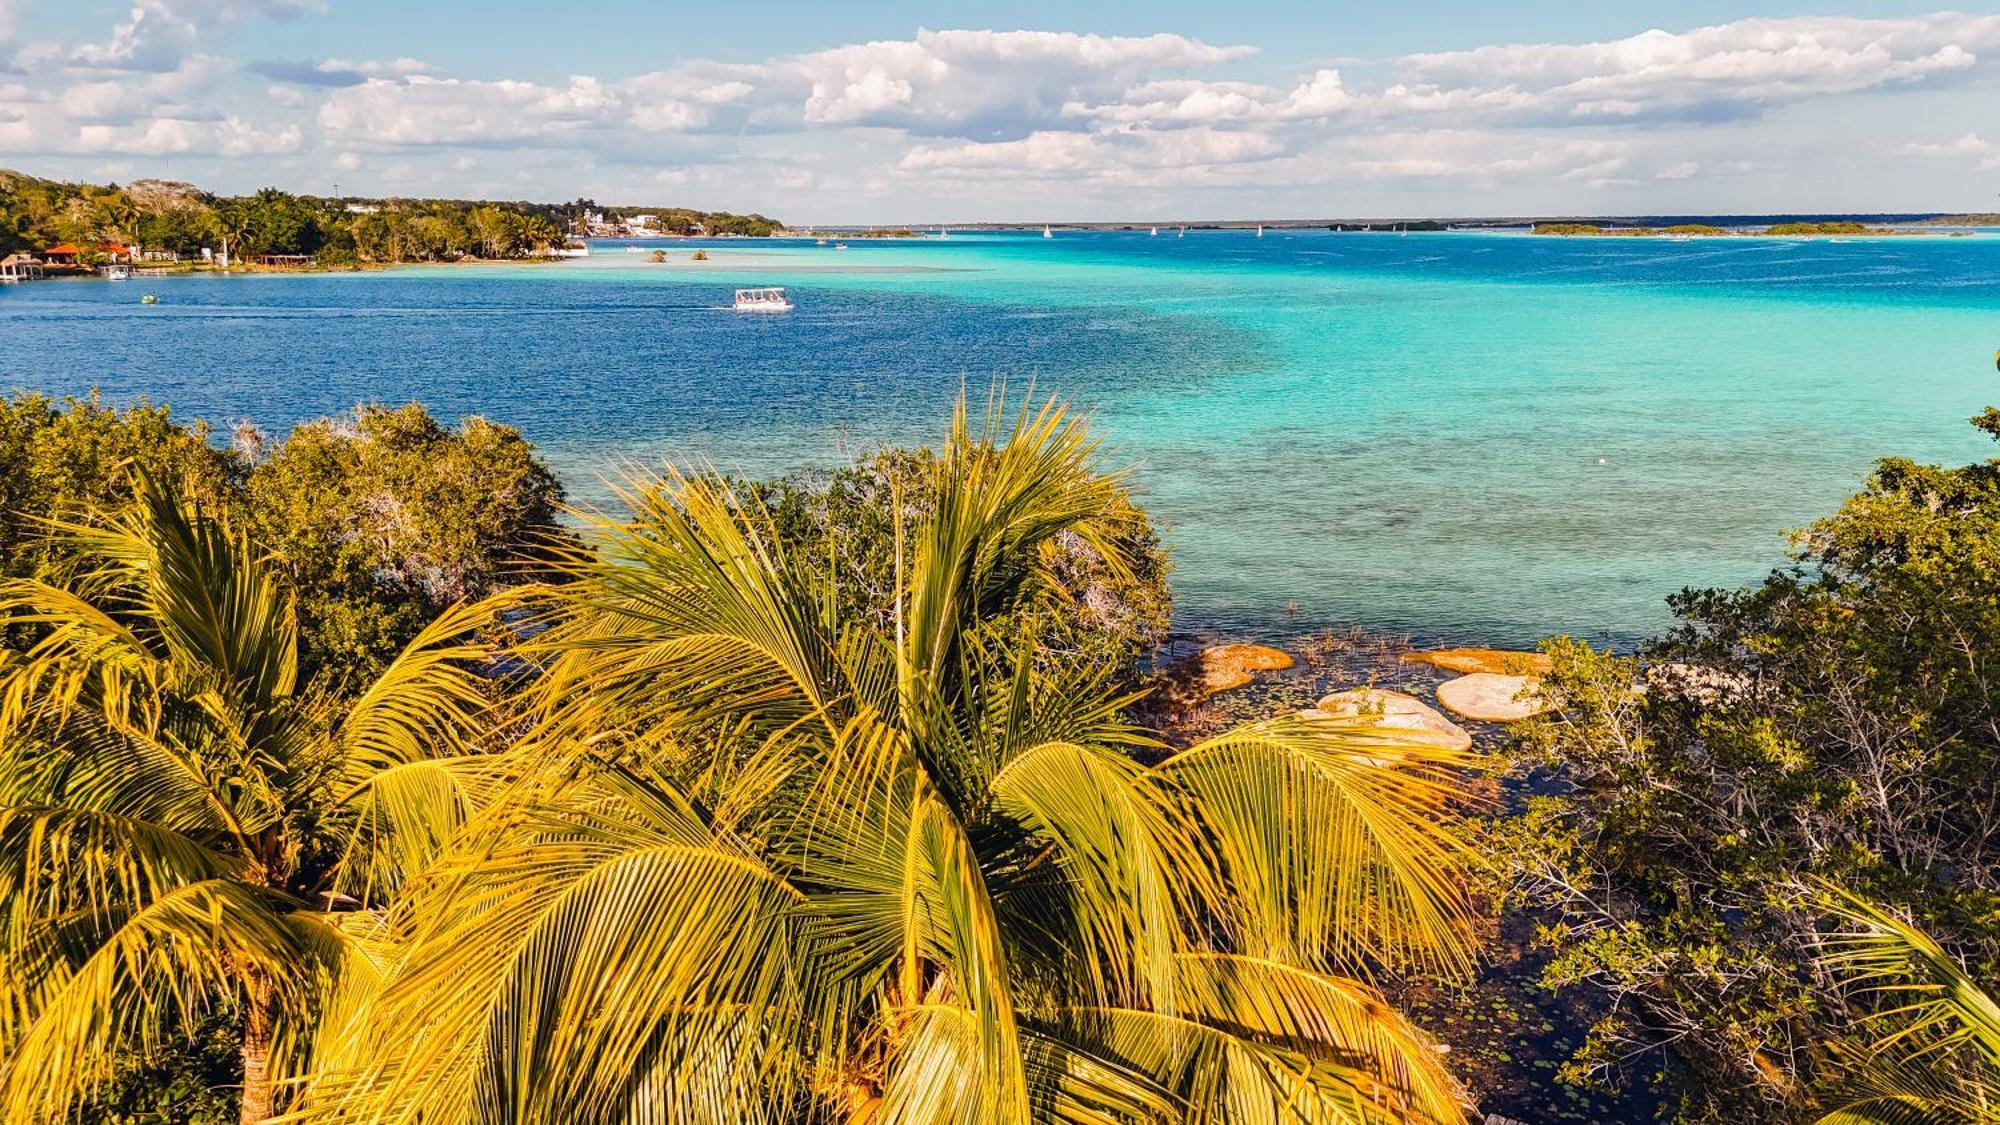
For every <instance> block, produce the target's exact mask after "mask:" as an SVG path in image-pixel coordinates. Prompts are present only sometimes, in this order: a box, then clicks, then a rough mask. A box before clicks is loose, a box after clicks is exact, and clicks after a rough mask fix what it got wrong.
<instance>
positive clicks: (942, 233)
mask: <svg viewBox="0 0 2000 1125" xmlns="http://www.w3.org/2000/svg"><path fill="white" fill-rule="evenodd" d="M938 237H939V238H950V237H951V232H950V231H948V230H946V229H944V228H943V227H939V228H938Z"/></svg>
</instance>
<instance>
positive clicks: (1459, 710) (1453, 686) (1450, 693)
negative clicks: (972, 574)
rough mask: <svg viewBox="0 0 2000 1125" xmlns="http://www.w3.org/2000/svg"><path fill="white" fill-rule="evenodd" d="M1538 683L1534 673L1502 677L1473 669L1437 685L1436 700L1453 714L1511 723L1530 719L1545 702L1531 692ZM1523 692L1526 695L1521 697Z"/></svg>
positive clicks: (1494, 673) (1484, 721)
mask: <svg viewBox="0 0 2000 1125" xmlns="http://www.w3.org/2000/svg"><path fill="white" fill-rule="evenodd" d="M1540 685H1541V681H1539V680H1537V679H1536V678H1535V677H1533V676H1503V675H1500V674H1499V673H1497V672H1474V673H1473V674H1471V675H1469V676H1460V677H1459V678H1457V679H1455V680H1446V681H1445V682H1444V683H1441V684H1439V685H1438V688H1437V695H1438V702H1439V703H1442V704H1444V708H1445V710H1447V711H1450V712H1451V713H1452V714H1454V715H1457V716H1459V717H1461V718H1466V719H1477V720H1478V721H1480V722H1482V723H1513V722H1519V721H1520V720H1522V719H1529V718H1533V717H1534V716H1536V715H1539V714H1541V713H1542V712H1543V711H1546V710H1548V705H1547V704H1545V703H1543V702H1542V701H1541V700H1540V699H1539V698H1537V697H1536V696H1535V695H1534V694H1532V691H1531V689H1534V688H1537V687H1539V686H1540ZM1523 692H1529V694H1527V695H1525V696H1523V695H1522V693H1523Z"/></svg>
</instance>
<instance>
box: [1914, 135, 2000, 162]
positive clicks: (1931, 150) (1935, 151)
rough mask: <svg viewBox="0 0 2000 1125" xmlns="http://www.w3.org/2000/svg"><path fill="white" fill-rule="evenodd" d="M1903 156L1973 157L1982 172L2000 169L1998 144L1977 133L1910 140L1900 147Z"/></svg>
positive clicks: (1999, 145) (1999, 147)
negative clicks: (1948, 138) (1910, 141)
mask: <svg viewBox="0 0 2000 1125" xmlns="http://www.w3.org/2000/svg"><path fill="white" fill-rule="evenodd" d="M1901 151H1902V153H1903V155H1905V156H1927V157H1946V158H1951V157H1957V158H1960V159H1973V160H1977V161H1978V163H1979V169H1980V171H1982V172H1990V171H1993V170H1995V169H2000V144H1995V143H1993V142H1992V141H1989V140H1987V139H1985V138H1984V137H1981V136H1980V135H1979V134H1978V133H1966V134H1964V135H1962V136H1960V137H1958V138H1956V139H1954V140H1949V141H1937V142H1929V143H1925V142H1912V143H1910V144H1906V145H1904V146H1903V147H1902V150H1901Z"/></svg>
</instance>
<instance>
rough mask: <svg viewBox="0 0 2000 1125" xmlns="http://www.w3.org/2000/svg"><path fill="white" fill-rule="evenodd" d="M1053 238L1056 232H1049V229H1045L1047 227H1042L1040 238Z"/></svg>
mask: <svg viewBox="0 0 2000 1125" xmlns="http://www.w3.org/2000/svg"><path fill="white" fill-rule="evenodd" d="M1055 236H1056V232H1054V231H1052V230H1050V229H1049V228H1047V227H1043V228H1042V237H1043V238H1054V237H1055Z"/></svg>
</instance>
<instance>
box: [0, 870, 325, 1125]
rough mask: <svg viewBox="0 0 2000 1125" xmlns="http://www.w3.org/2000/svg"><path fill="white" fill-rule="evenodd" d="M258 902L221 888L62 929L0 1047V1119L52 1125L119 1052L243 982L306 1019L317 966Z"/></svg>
mask: <svg viewBox="0 0 2000 1125" xmlns="http://www.w3.org/2000/svg"><path fill="white" fill-rule="evenodd" d="M278 906H279V904H278V903H276V902H275V901H274V900H273V898H272V897H271V896H269V895H268V894H266V893H263V892H259V891H257V890H255V889H253V888H250V887H247V886H245V885H244V884H242V883H237V882H233V881H229V880H223V879H209V880H203V881H201V882H195V883H189V884H186V885H184V886H180V887H176V888H174V889H172V890H170V891H167V892H166V893H164V894H162V895H160V896H159V897H157V898H155V899H153V900H152V901H151V902H149V903H146V904H145V905H144V906H141V907H138V908H136V909H127V910H121V911H108V912H105V914H104V915H102V916H99V917H95V918H90V919H78V920H73V921H70V922H68V923H66V924H65V930H66V933H65V935H64V937H65V940H60V941H56V942H50V943H46V944H45V945H44V946H43V948H42V949H41V951H40V952H41V953H42V956H41V958H40V962H39V964H38V965H37V966H36V968H38V969H39V970H40V971H39V972H38V973H37V974H36V979H34V980H32V981H20V980H19V979H18V978H16V979H10V980H9V982H8V983H9V985H10V988H13V987H21V986H23V985H25V986H26V987H25V988H24V990H23V992H22V993H21V995H20V997H19V999H18V1000H17V1003H18V1004H19V1006H20V1010H21V1011H22V1012H24V1013H26V1018H25V1019H24V1020H22V1021H21V1023H20V1025H19V1026H18V1027H17V1029H16V1031H15V1034H13V1035H12V1036H10V1037H9V1039H8V1040H7V1041H6V1042H5V1043H0V1120H4V1121H6V1122H8V1123H9V1125H14V1123H17V1122H18V1123H22V1125H26V1123H30V1122H35V1123H40V1122H52V1121H57V1120H61V1119H63V1118H64V1117H65V1115H66V1113H67V1112H68V1111H69V1108H70V1107H71V1106H73V1105H75V1104H76V1103H78V1102H80V1101H81V1100H83V1099H84V1098H86V1097H87V1096H88V1095H89V1094H90V1093H91V1092H92V1091H93V1090H95V1089H96V1088H97V1087H98V1086H99V1085H101V1084H102V1083H103V1082H105V1081H106V1080H108V1079H109V1078H110V1077H111V1076H112V1073H113V1067H114V1061H115V1059H116V1056H117V1051H118V1050H119V1049H121V1048H123V1049H130V1050H137V1051H140V1052H142V1053H146V1052H151V1051H154V1050H157V1049H158V1047H159V1046H160V1040H159V1038H158V1029H159V1027H160V1026H161V1025H162V1023H163V1022H165V1017H166V1016H167V1015H168V1014H169V1013H172V1014H175V1015H177V1016H178V1017H179V1019H180V1020H181V1022H182V1024H183V1025H187V1024H192V1023H193V1022H194V1021H195V1019H196V1018H197V1017H198V1016H199V1015H201V1014H203V1013H205V1012H207V1011H209V1010H211V1009H213V1008H215V1007H218V1006H226V1005H228V1004H230V1003H231V1002H232V998H233V997H235V996H236V995H237V992H238V990H239V989H240V987H241V985H242V982H243V980H244V978H245V977H246V976H248V975H251V974H255V975H256V976H257V977H259V978H260V979H263V980H266V981H269V982H270V983H271V985H272V987H273V998H274V1002H275V1003H276V1004H277V1005H278V1006H279V1008H280V1010H285V1009H293V1010H298V1009H303V1008H305V1007H307V1006H309V1005H310V1003H311V999H312V997H313V996H314V995H315V994H317V992H318V991H319V989H320V987H321V985H320V980H319V977H320V974H321V972H322V971H323V968H322V966H321V965H320V964H318V963H317V962H316V961H315V960H314V959H313V958H312V957H311V955H310V953H309V951H308V950H307V948H305V946H304V945H303V943H302V942H301V940H300V935H299V933H298V932H297V931H296V930H294V929H293V928H292V927H291V926H289V925H288V924H287V923H286V920H285V919H284V917H283V916H282V914H281V913H279V911H278V910H277V909H274V908H276V907H278Z"/></svg>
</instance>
